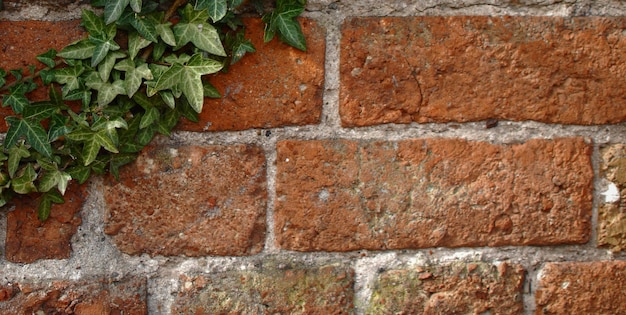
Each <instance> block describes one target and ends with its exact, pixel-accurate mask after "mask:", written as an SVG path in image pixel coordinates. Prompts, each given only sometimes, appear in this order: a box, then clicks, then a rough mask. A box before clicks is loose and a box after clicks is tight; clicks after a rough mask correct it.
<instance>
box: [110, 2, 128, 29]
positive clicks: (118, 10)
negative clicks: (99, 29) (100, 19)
mask: <svg viewBox="0 0 626 315" xmlns="http://www.w3.org/2000/svg"><path fill="white" fill-rule="evenodd" d="M129 4H130V0H108V1H106V4H105V5H104V21H105V23H106V24H107V25H108V24H111V23H113V22H115V21H117V19H119V18H120V16H121V15H122V12H124V9H126V7H127V6H128V5H129Z"/></svg>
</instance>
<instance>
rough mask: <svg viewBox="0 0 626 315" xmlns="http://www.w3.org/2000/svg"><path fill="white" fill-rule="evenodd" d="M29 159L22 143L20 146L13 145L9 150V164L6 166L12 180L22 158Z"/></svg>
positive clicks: (28, 153) (28, 154)
mask: <svg viewBox="0 0 626 315" xmlns="http://www.w3.org/2000/svg"><path fill="white" fill-rule="evenodd" d="M27 157H30V152H29V151H28V149H27V148H26V147H25V146H24V144H23V143H21V144H20V145H14V146H11V147H10V148H9V160H8V161H9V162H8V163H9V164H8V166H7V170H8V172H9V177H11V178H13V176H15V172H17V169H18V168H19V166H20V161H21V160H22V158H27Z"/></svg>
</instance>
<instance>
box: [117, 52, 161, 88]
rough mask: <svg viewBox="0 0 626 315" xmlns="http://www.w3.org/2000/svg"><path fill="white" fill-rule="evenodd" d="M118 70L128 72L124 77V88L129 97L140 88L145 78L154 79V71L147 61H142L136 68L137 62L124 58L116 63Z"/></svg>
mask: <svg viewBox="0 0 626 315" xmlns="http://www.w3.org/2000/svg"><path fill="white" fill-rule="evenodd" d="M115 69H116V70H120V71H124V72H126V75H125V78H124V89H126V94H127V95H128V97H133V95H134V94H135V92H137V91H138V90H139V87H140V86H141V82H142V81H143V79H147V80H152V79H153V76H152V72H151V71H150V68H148V65H147V64H146V63H142V64H141V65H139V66H138V67H136V68H135V63H134V62H133V61H132V60H130V59H124V60H123V61H121V62H119V63H118V64H117V65H115Z"/></svg>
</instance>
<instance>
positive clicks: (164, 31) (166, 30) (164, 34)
mask: <svg viewBox="0 0 626 315" xmlns="http://www.w3.org/2000/svg"><path fill="white" fill-rule="evenodd" d="M171 25H172V23H169V22H168V23H165V24H159V25H157V26H156V31H157V34H159V36H161V39H162V40H163V42H165V43H166V44H168V45H170V46H172V47H175V46H176V37H175V36H174V31H172V28H171Z"/></svg>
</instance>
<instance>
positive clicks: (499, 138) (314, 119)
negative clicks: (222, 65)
mask: <svg viewBox="0 0 626 315" xmlns="http://www.w3.org/2000/svg"><path fill="white" fill-rule="evenodd" d="M89 2H90V1H87V0H56V1H55V0H44V1H27V0H4V1H0V4H4V7H5V9H4V10H0V20H1V21H0V68H2V69H4V70H7V71H8V70H12V69H17V68H25V67H27V66H28V65H31V64H35V65H36V68H37V69H41V68H43V67H44V65H43V64H41V63H39V62H38V61H37V60H36V56H37V55H39V54H42V53H44V52H46V51H47V50H48V49H50V48H54V49H56V50H60V49H62V48H63V47H65V46H66V45H68V44H70V43H72V42H74V41H76V40H79V39H82V38H85V36H87V34H86V32H85V30H84V29H83V27H81V26H80V21H79V20H77V18H79V17H80V9H81V8H89ZM127 2H128V1H122V3H127ZM134 2H135V1H133V3H134ZM156 2H161V3H162V4H163V6H165V5H166V4H165V2H168V1H156ZM183 2H185V1H183ZM186 2H188V3H192V2H193V1H186ZM209 2H210V1H209ZM142 3H143V4H146V3H147V2H146V1H143V2H142ZM264 4H265V3H264ZM256 9H258V8H254V5H252V4H250V5H249V6H248V7H244V8H242V9H241V10H243V11H246V12H247V13H250V14H248V15H247V16H246V17H245V18H243V19H242V23H243V24H244V25H245V26H246V27H245V34H246V37H247V38H249V39H250V40H251V41H252V43H253V44H254V46H255V47H256V50H257V51H256V52H255V53H251V54H247V55H246V56H245V57H244V58H243V59H242V60H241V61H239V62H238V63H236V64H234V65H230V66H228V69H227V70H228V71H226V72H224V73H219V74H214V75H207V76H205V77H204V79H206V80H208V81H209V82H211V83H212V84H213V85H214V86H215V87H216V88H217V90H218V91H219V92H220V93H221V95H222V97H221V98H219V99H209V98H206V99H205V101H204V105H205V106H204V109H203V111H202V113H200V115H199V122H198V123H194V122H191V121H188V120H185V119H182V120H181V121H180V123H179V124H178V125H177V127H176V129H175V131H174V132H173V134H172V135H171V136H170V137H165V136H159V137H157V138H156V139H155V140H154V141H153V142H152V143H150V144H149V145H148V146H147V147H146V148H145V149H144V150H142V151H141V152H140V153H139V156H138V159H137V160H136V161H135V162H133V163H130V164H128V165H125V166H123V167H122V168H120V170H119V180H118V179H116V178H114V177H113V175H110V174H105V175H102V176H96V177H95V178H92V179H90V180H89V181H87V183H86V184H85V185H82V186H79V185H78V184H76V183H72V184H71V185H70V186H69V188H68V189H67V192H66V196H65V199H66V203H65V204H59V205H57V204H55V205H54V206H53V208H52V212H51V215H50V218H49V219H48V220H47V221H45V222H41V221H40V220H39V219H38V218H37V207H38V202H39V198H40V195H38V194H34V195H32V196H31V195H29V196H17V197H16V198H14V199H13V200H12V201H11V202H10V203H9V204H7V205H6V206H3V207H1V208H0V315H4V314H9V315H13V314H16V315H17V314H20V315H21V314H36V315H41V314H79V315H80V314H85V315H91V314H164V315H168V314H428V315H434V314H441V315H443V314H446V315H447V314H481V315H485V314H492V315H496V314H611V315H613V314H626V297H625V295H624V284H625V283H626V256H625V251H626V201H625V200H626V199H625V198H626V197H625V196H626V96H625V95H626V79H625V78H626V2H623V1H608V0H603V1H587V0H585V1H582V0H577V1H482V2H481V1H470V0H447V1H408V2H407V1H401V0H389V1H386V2H385V3H384V4H383V3H378V2H376V1H369V0H361V1H336V2H333V1H309V3H308V4H307V6H306V11H305V14H304V16H303V17H300V18H298V21H299V22H300V25H301V26H302V31H303V33H304V35H305V37H306V41H307V50H306V51H300V50H297V49H295V48H292V47H289V46H287V45H285V44H284V43H281V42H280V41H279V39H278V38H275V39H274V40H273V41H270V42H267V43H265V42H264V40H263V34H264V27H265V26H264V23H263V22H262V20H261V19H259V18H256V17H253V16H254V11H255V10H256ZM98 12H101V11H98ZM178 18H179V17H178V16H177V15H176V14H175V15H174V19H175V20H176V19H178ZM28 19H33V20H28ZM37 19H38V20H37ZM43 20H46V21H43ZM283 26H284V25H283ZM277 37H278V36H277ZM123 38H124V37H123V36H120V37H119V39H122V40H123ZM121 46H122V48H121V49H122V50H124V49H125V48H124V46H125V45H124V43H122V45H121ZM6 78H7V80H8V81H11V80H13V79H12V77H11V76H10V75H8V76H7V77H6ZM35 82H38V79H35ZM4 94H6V90H2V87H0V104H1V102H2V98H3V97H2V95H4ZM28 96H29V97H30V98H31V99H32V100H33V101H38V100H42V99H44V98H46V97H47V96H48V91H47V89H46V88H40V89H37V90H35V91H33V92H32V93H30V94H29V95H28ZM93 96H94V97H97V95H93ZM68 105H69V106H70V107H72V108H73V109H75V110H76V111H79V110H80V105H79V104H77V102H68ZM9 115H13V114H12V113H11V111H10V108H8V107H1V106H0V119H4V118H6V117H7V116H9ZM44 124H46V122H45V121H44ZM7 129H8V125H7V124H6V123H2V124H0V139H4V137H5V136H6V132H7ZM59 149H62V148H59ZM5 151H6V150H5ZM32 158H33V159H36V158H37V156H32ZM0 160H1V158H0ZM0 163H8V162H7V161H6V160H2V161H0ZM37 171H40V170H37ZM5 188H6V187H0V189H5Z"/></svg>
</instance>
